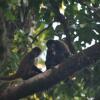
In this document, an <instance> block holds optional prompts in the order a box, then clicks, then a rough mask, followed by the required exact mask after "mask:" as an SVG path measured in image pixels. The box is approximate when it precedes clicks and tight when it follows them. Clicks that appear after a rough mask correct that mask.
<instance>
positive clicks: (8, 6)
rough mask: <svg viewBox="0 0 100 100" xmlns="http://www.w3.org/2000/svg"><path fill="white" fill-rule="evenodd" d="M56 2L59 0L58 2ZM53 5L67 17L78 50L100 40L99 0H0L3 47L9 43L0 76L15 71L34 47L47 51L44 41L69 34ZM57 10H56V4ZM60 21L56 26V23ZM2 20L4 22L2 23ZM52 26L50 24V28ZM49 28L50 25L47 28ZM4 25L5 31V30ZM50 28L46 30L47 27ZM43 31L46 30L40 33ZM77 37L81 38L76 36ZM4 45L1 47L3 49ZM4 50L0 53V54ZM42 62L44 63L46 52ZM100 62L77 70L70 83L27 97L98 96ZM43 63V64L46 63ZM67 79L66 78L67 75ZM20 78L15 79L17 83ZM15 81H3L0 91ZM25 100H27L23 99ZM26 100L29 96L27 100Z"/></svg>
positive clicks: (62, 99)
mask: <svg viewBox="0 0 100 100" xmlns="http://www.w3.org/2000/svg"><path fill="white" fill-rule="evenodd" d="M55 2H56V3H55ZM52 4H53V5H54V6H55V5H57V6H58V8H59V11H60V13H61V14H62V15H63V16H64V17H65V19H66V22H67V26H65V27H66V29H68V30H69V31H68V34H70V36H71V38H72V42H73V44H74V47H75V48H76V52H79V51H81V50H82V49H84V48H86V47H87V46H88V45H89V44H91V43H92V44H93V42H94V43H96V42H99V41H100V29H99V28H100V9H99V8H100V7H99V6H100V5H99V4H100V1H99V0H86V1H84V0H82V1H81V0H53V1H51V2H50V0H1V1H0V19H3V24H4V25H5V26H4V25H3V24H0V27H1V28H0V33H3V34H5V35H0V36H1V37H2V38H5V37H6V38H7V39H2V40H1V43H0V46H1V45H4V43H6V49H7V50H4V52H5V54H6V55H5V56H6V57H1V58H2V61H3V63H2V64H1V62H0V64H1V66H0V76H1V75H9V74H11V73H14V72H15V71H16V70H17V68H18V65H19V63H20V60H21V59H22V57H23V56H24V55H25V54H26V53H27V52H28V51H30V50H31V49H32V47H34V46H39V47H41V48H42V50H43V51H44V52H45V51H46V46H45V42H46V41H47V40H48V39H55V37H57V38H59V39H62V37H63V36H64V37H67V35H66V33H64V29H63V26H62V24H61V23H60V25H59V24H58V23H59V22H60V21H59V20H58V19H57V14H58V13H57V12H56V13H55V12H54V9H53V7H52ZM55 9H57V8H56V7H55ZM55 22H56V23H57V24H56V25H55V26H53V24H54V23H55ZM0 23H1V22H0ZM48 26H49V27H48ZM47 27H48V28H47ZM2 28H3V30H4V31H2ZM45 28H47V29H46V30H44V29H45ZM41 30H44V31H43V32H41ZM59 33H60V34H59ZM77 37H78V39H76V38H77ZM1 49H2V48H1V47H0V50H1ZM1 54H2V52H0V55H1ZM40 62H41V64H42V65H43V64H44V55H43V56H42V61H40ZM99 65H100V62H98V63H97V64H95V65H92V67H90V68H89V69H85V70H83V71H81V72H79V73H77V74H76V75H75V76H74V77H73V78H72V79H71V80H69V82H66V81H64V82H61V83H60V84H58V85H57V86H55V87H53V88H52V89H51V90H49V91H48V92H44V93H41V94H40V93H39V94H34V95H32V96H30V97H27V100H28V99H29V100H32V98H34V99H35V100H42V99H43V100H48V99H50V100H72V99H73V100H84V99H89V98H94V97H95V98H98V97H100V96H99V91H100V75H99V73H100V68H99ZM43 66H44V65H43ZM66 78H67V77H66ZM17 82H20V80H17V81H15V82H14V83H13V84H15V85H16V84H17ZM11 83H12V82H4V83H2V82H0V91H2V90H4V88H7V87H8V86H9V85H11ZM23 100H24V99H23ZM25 100H26V99H25Z"/></svg>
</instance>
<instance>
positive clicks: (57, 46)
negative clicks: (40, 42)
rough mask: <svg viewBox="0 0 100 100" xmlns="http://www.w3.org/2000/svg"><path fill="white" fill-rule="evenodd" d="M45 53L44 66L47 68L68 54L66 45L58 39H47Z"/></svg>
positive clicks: (58, 62) (59, 61)
mask: <svg viewBox="0 0 100 100" xmlns="http://www.w3.org/2000/svg"><path fill="white" fill-rule="evenodd" d="M46 46H47V55H46V62H45V64H46V67H47V69H49V68H52V67H53V66H55V65H57V64H60V63H61V62H62V61H64V60H65V59H66V58H68V57H69V56H70V51H69V49H68V46H67V45H66V44H65V43H64V42H63V41H60V40H48V41H47V43H46Z"/></svg>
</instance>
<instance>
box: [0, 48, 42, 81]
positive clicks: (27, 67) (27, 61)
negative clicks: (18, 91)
mask: <svg viewBox="0 0 100 100" xmlns="http://www.w3.org/2000/svg"><path fill="white" fill-rule="evenodd" d="M40 54H41V49H40V48H39V47H34V48H33V49H32V51H31V52H29V53H28V54H27V55H26V56H25V57H24V58H23V59H22V61H21V62H20V64H19V68H18V70H17V71H16V73H15V74H13V75H11V76H7V77H5V76H4V77H0V80H8V81H10V80H15V79H17V78H22V79H23V80H27V79H29V78H31V77H32V76H35V75H37V74H39V73H42V71H41V70H40V69H38V68H37V67H36V66H35V64H34V63H35V58H36V57H38V56H39V55H40Z"/></svg>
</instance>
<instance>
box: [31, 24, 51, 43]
mask: <svg viewBox="0 0 100 100" xmlns="http://www.w3.org/2000/svg"><path fill="white" fill-rule="evenodd" d="M52 23H53V22H51V23H49V25H48V26H47V27H46V28H44V29H43V30H41V31H40V32H39V33H38V34H36V35H35V36H34V38H33V42H34V41H35V40H36V39H37V37H38V36H39V35H41V34H42V33H43V32H44V31H46V30H47V29H48V28H50V27H51V25H52Z"/></svg>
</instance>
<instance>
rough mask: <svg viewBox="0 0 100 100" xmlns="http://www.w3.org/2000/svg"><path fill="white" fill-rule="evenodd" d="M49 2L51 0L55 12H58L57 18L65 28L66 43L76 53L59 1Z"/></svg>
mask: <svg viewBox="0 0 100 100" xmlns="http://www.w3.org/2000/svg"><path fill="white" fill-rule="evenodd" d="M49 2H50V4H51V6H52V8H53V12H54V13H55V14H56V17H57V20H58V21H59V22H60V23H61V24H62V26H63V30H64V33H65V35H66V43H67V45H68V47H69V49H70V51H71V53H72V54H75V53H76V50H75V48H74V45H73V41H72V38H71V36H70V34H69V28H68V21H67V20H66V19H65V16H64V15H62V14H61V13H60V11H59V7H58V5H57V2H56V1H52V0H49Z"/></svg>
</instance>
